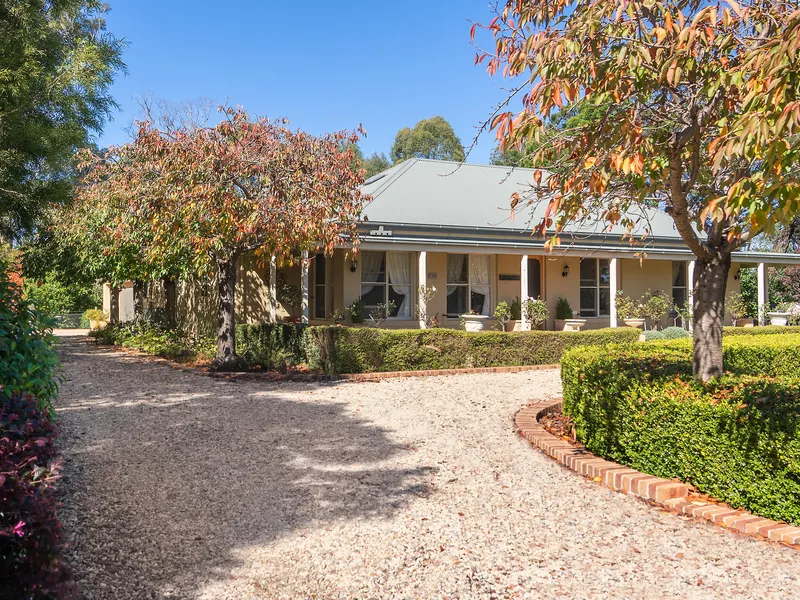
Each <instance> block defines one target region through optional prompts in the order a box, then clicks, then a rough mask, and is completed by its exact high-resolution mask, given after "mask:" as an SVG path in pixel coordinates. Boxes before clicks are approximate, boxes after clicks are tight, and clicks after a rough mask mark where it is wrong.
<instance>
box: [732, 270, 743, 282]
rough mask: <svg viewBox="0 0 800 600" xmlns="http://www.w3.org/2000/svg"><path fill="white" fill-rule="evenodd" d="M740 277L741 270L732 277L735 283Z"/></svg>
mask: <svg viewBox="0 0 800 600" xmlns="http://www.w3.org/2000/svg"><path fill="white" fill-rule="evenodd" d="M741 276H742V270H741V269H739V270H738V271H736V274H735V275H734V276H733V278H734V279H735V280H736V281H739V277H741Z"/></svg>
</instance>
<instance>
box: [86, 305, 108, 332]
mask: <svg viewBox="0 0 800 600" xmlns="http://www.w3.org/2000/svg"><path fill="white" fill-rule="evenodd" d="M83 318H84V319H86V320H87V321H89V329H100V328H102V327H105V326H106V324H107V321H108V318H107V317H106V315H105V313H104V312H103V311H102V310H100V309H99V308H90V309H89V310H87V311H86V312H85V313H83Z"/></svg>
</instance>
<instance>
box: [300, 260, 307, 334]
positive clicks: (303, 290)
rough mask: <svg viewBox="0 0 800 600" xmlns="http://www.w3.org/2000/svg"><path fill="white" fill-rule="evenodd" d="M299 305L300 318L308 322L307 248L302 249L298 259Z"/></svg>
mask: <svg viewBox="0 0 800 600" xmlns="http://www.w3.org/2000/svg"><path fill="white" fill-rule="evenodd" d="M300 306H301V308H302V318H301V320H302V322H303V323H305V324H308V250H303V257H302V259H301V260H300Z"/></svg>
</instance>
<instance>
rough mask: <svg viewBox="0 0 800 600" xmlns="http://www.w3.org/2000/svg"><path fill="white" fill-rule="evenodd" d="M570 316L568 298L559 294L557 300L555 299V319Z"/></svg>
mask: <svg viewBox="0 0 800 600" xmlns="http://www.w3.org/2000/svg"><path fill="white" fill-rule="evenodd" d="M571 318H572V307H571V306H570V304H569V300H567V299H566V298H564V296H559V297H558V300H556V319H559V320H561V319H571Z"/></svg>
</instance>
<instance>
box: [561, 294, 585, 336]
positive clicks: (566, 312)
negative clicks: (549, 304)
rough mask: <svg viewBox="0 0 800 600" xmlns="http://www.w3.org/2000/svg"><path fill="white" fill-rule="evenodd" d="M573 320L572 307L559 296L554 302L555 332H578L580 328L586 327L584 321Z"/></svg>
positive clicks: (579, 319)
mask: <svg viewBox="0 0 800 600" xmlns="http://www.w3.org/2000/svg"><path fill="white" fill-rule="evenodd" d="M578 317H579V318H577V319H576V318H575V316H574V314H573V312H572V306H570V304H569V301H568V300H567V299H566V298H564V297H563V296H560V297H559V298H558V300H556V330H558V331H580V329H581V327H583V326H584V325H586V319H581V318H580V315H578Z"/></svg>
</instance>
